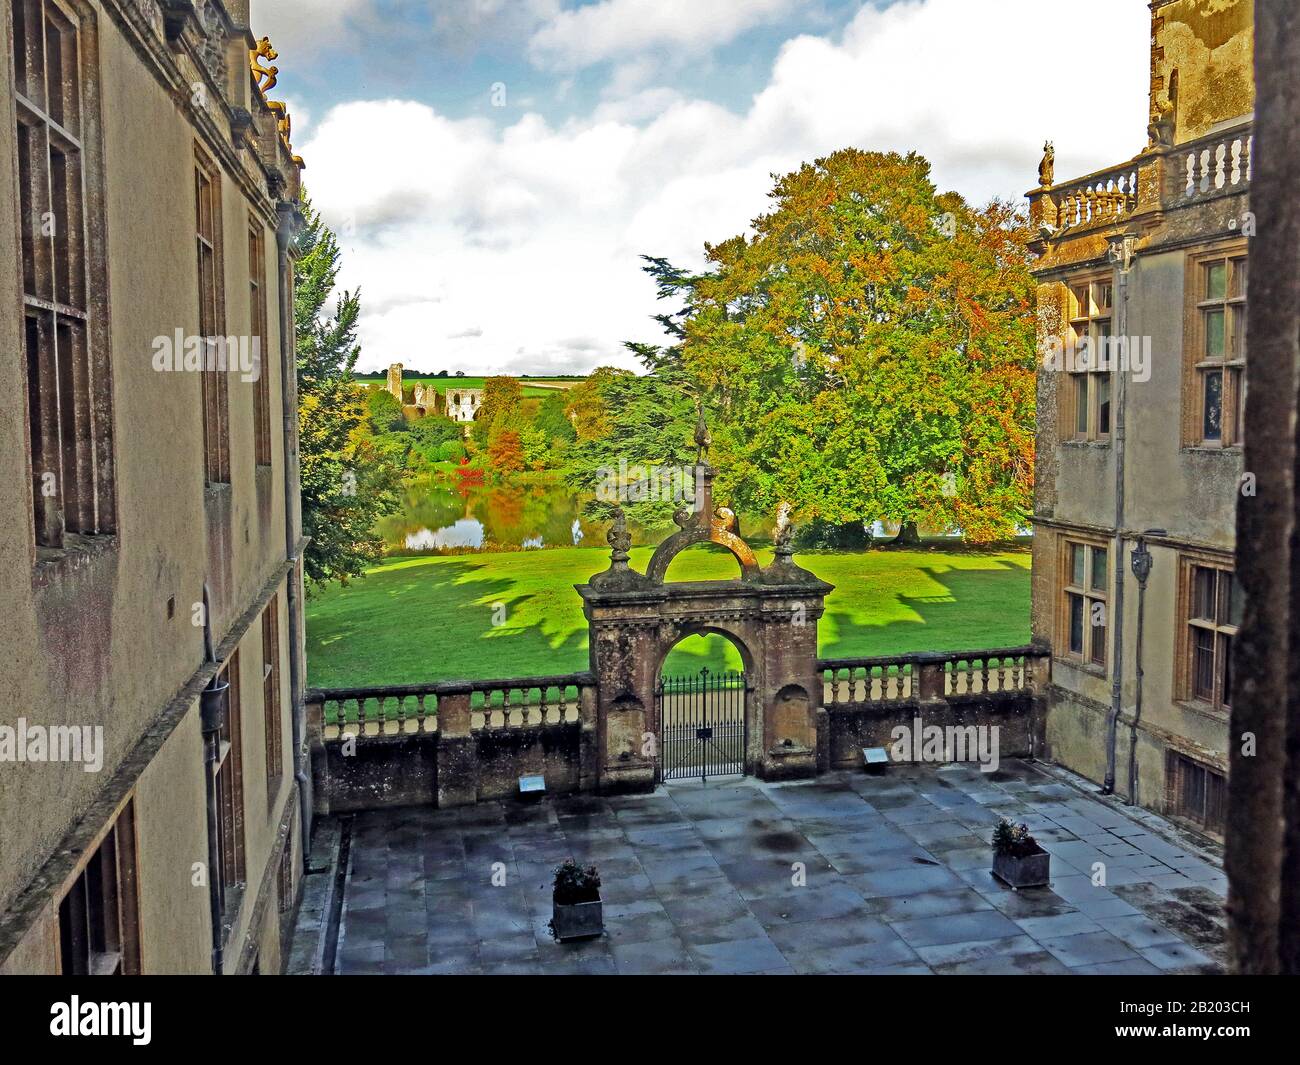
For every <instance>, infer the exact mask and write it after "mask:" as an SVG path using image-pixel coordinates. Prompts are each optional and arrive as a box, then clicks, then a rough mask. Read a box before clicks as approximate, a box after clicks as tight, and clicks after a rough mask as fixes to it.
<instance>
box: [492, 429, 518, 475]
mask: <svg viewBox="0 0 1300 1065" xmlns="http://www.w3.org/2000/svg"><path fill="white" fill-rule="evenodd" d="M488 462H489V463H491V465H492V469H493V471H495V472H496V473H518V472H519V471H520V470H522V469H523V468H524V446H523V441H522V440H521V439H520V437H519V433H517V432H516V431H515V430H514V429H506V428H504V427H502V428H499V429H496V430H495V431H494V432H493V433H492V436H491V438H490V439H489V440H488Z"/></svg>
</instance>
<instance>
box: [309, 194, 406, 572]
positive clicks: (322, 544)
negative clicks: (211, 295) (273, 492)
mask: <svg viewBox="0 0 1300 1065" xmlns="http://www.w3.org/2000/svg"><path fill="white" fill-rule="evenodd" d="M302 210H303V215H304V217H305V219H306V225H305V226H304V227H303V229H302V230H301V231H300V232H299V234H298V237H297V252H298V263H297V272H296V280H297V287H296V289H295V291H294V314H295V318H296V324H297V334H298V348H297V365H298V432H299V459H300V463H301V472H302V522H303V532H304V533H305V534H306V535H307V536H310V537H311V543H310V544H309V545H308V547H307V550H306V553H305V555H304V558H303V569H304V572H305V574H306V578H307V581H308V584H309V587H310V586H313V585H319V584H323V583H325V582H327V581H331V580H338V581H341V582H343V583H347V581H348V580H349V579H350V578H351V577H354V576H357V575H359V574H361V573H362V572H363V571H364V570H365V569H366V567H367V566H369V565H371V564H372V563H374V562H376V561H378V560H379V558H380V557H381V556H382V554H383V548H384V543H383V540H382V539H381V538H380V537H379V536H378V535H376V533H375V521H376V519H378V518H379V517H381V516H383V515H384V514H387V513H391V512H392V511H393V510H394V509H396V507H397V505H398V490H399V488H400V475H399V472H398V470H397V469H396V468H395V467H394V466H393V464H392V463H391V461H390V460H389V459H387V458H386V457H385V456H384V454H382V453H381V451H380V450H379V449H378V448H377V447H376V445H375V440H374V438H373V436H372V435H371V425H370V413H371V412H370V409H369V405H368V402H367V398H368V397H367V396H366V393H365V391H364V390H363V389H362V388H361V387H360V386H359V385H358V384H357V383H356V381H355V379H354V378H353V370H354V369H355V368H356V364H357V358H358V357H359V356H360V354H361V349H360V347H359V346H358V344H357V319H358V317H359V316H360V313H361V293H360V292H348V291H343V292H341V293H339V294H338V295H337V297H335V290H336V286H337V281H338V274H339V265H340V260H341V252H340V249H339V245H338V241H337V239H336V238H335V236H334V234H333V233H332V232H330V230H329V228H328V227H327V226H326V225H325V224H324V222H322V221H321V218H320V215H319V214H318V213H317V212H316V210H315V209H314V208H313V207H312V204H311V201H310V199H309V198H308V197H307V195H306V193H305V192H304V194H303V198H302Z"/></svg>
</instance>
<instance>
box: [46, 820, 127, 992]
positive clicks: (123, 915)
mask: <svg viewBox="0 0 1300 1065" xmlns="http://www.w3.org/2000/svg"><path fill="white" fill-rule="evenodd" d="M110 863H111V864H110ZM106 874H111V875H106ZM96 896H98V897H97V898H96ZM58 899H59V902H58V905H57V907H56V908H55V913H56V915H57V919H56V927H55V937H56V939H57V941H58V948H57V956H56V957H57V969H56V971H57V972H58V974H59V975H63V976H100V975H103V976H108V975H121V976H136V975H139V973H140V972H141V961H140V953H141V952H140V868H139V831H138V822H137V819H136V816H135V797H134V795H132V796H131V797H129V798H127V800H126V801H125V802H123V803H122V805H121V806H120V807H119V808H118V810H117V811H116V812H115V813H114V815H113V818H112V819H111V820H110V822H109V823H108V825H107V826H106V827H105V828H104V829H103V831H102V832H101V833H100V834H99V836H98V838H97V839H96V840H95V841H94V842H93V843H92V844H91V846H90V847H87V848H86V857H85V858H84V860H83V861H82V862H81V863H80V864H79V866H78V867H77V869H76V871H75V872H73V873H72V874H71V875H70V876H69V877H68V878H67V880H66V881H64V883H63V886H62V889H61V890H60V891H59V895H58ZM92 902H97V905H91V904H92ZM109 907H111V912H110V909H109ZM96 911H98V922H99V927H98V929H96V928H95V927H94V926H93V925H92V922H93V921H94V919H95V915H96ZM73 918H75V924H78V925H82V924H84V926H85V928H84V934H83V935H81V936H78V935H77V934H76V930H75V928H74V927H71V926H72V925H73ZM96 935H98V936H100V937H102V940H101V943H100V944H99V945H101V946H102V947H103V948H104V949H102V950H96V949H95V946H96V944H95V942H94V937H95V936H96ZM110 948H115V949H110ZM74 951H75V952H76V957H74ZM82 955H84V962H83V964H80V965H79V964H75V962H76V961H77V960H78V958H80V956H82ZM83 969H84V971H83Z"/></svg>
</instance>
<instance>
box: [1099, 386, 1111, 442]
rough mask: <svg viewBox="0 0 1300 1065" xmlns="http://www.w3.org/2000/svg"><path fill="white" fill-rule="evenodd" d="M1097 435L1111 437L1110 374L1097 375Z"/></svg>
mask: <svg viewBox="0 0 1300 1065" xmlns="http://www.w3.org/2000/svg"><path fill="white" fill-rule="evenodd" d="M1097 434H1098V435H1099V436H1109V435H1110V374H1108V373H1103V374H1098V375H1097Z"/></svg>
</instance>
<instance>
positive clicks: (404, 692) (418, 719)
mask: <svg viewBox="0 0 1300 1065" xmlns="http://www.w3.org/2000/svg"><path fill="white" fill-rule="evenodd" d="M594 685H595V678H594V677H593V676H592V675H591V674H590V673H567V674H563V675H559V676H553V677H520V678H512V679H507V680H486V681H442V682H439V683H433V684H408V685H402V684H387V685H371V686H367V687H359V688H326V689H316V690H313V691H309V692H308V693H307V705H308V710H309V717H310V718H313V719H314V720H315V722H316V726H317V728H318V729H319V735H320V738H321V739H324V740H337V739H340V738H341V737H342V736H344V735H353V736H356V737H357V738H364V737H370V736H397V735H415V734H418V733H429V732H437V731H438V730H439V728H440V726H439V717H440V716H441V717H442V718H443V720H444V721H445V720H446V719H447V718H448V717H456V718H459V717H460V716H461V715H465V716H467V718H468V721H469V730H470V731H471V732H477V731H480V730H483V729H489V730H490V729H510V728H535V727H538V726H542V725H561V724H572V723H574V722H576V721H577V720H578V717H579V713H580V711H579V706H580V702H581V697H582V689H583V688H589V687H593V686H594ZM444 731H445V727H444Z"/></svg>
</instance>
